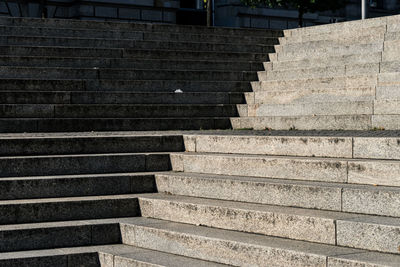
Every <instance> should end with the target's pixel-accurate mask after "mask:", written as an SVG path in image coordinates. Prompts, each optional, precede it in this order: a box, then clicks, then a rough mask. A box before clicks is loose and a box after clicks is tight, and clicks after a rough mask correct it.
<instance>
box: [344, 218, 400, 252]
mask: <svg viewBox="0 0 400 267" xmlns="http://www.w3.org/2000/svg"><path fill="white" fill-rule="evenodd" d="M336 224H337V244H338V245H339V246H346V247H355V248H362V249H368V250H375V251H380V252H389V253H395V254H396V253H397V254H399V253H400V250H399V246H400V235H399V231H400V220H399V218H390V217H387V218H385V217H380V218H379V217H365V218H356V219H349V220H338V221H337V222H336ZM372 233H373V234H372Z"/></svg>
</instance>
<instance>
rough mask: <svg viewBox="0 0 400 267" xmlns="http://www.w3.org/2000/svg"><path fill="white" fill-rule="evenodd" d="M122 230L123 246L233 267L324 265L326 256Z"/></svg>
mask: <svg viewBox="0 0 400 267" xmlns="http://www.w3.org/2000/svg"><path fill="white" fill-rule="evenodd" d="M121 231H122V240H123V242H124V243H125V244H131V245H135V246H139V247H143V248H148V249H153V250H158V251H163V252H168V253H173V254H178V255H183V256H188V257H194V258H199V259H204V260H209V261H215V262H219V263H224V264H230V265H234V266H245V265H254V266H257V265H258V266H263V265H264V266H265V265H271V266H273V265H275V266H296V265H297V266H326V257H325V256H321V255H315V254H314V255H313V254H308V253H306V254H304V253H299V252H296V251H294V250H290V249H284V248H281V249H278V248H271V247H265V246H263V245H251V244H246V243H244V242H240V241H236V242H234V241H227V240H223V239H219V238H218V239H216V238H211V237H210V238H207V237H202V236H197V235H195V234H181V233H178V232H173V231H164V230H158V229H155V228H147V227H140V226H133V225H126V224H122V225H121ZM188 241H190V242H188ZM216 248H218V249H216Z"/></svg>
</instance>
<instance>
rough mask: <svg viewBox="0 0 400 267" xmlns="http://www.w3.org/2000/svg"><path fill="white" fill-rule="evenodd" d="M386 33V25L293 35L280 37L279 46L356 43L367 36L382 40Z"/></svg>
mask: <svg viewBox="0 0 400 267" xmlns="http://www.w3.org/2000/svg"><path fill="white" fill-rule="evenodd" d="M341 29H343V27H341ZM385 32H386V25H381V26H371V27H367V28H364V29H357V30H344V31H342V30H340V31H326V32H321V33H318V34H311V35H310V34H297V35H296V34H295V35H292V36H290V34H289V35H288V36H285V37H280V38H279V41H280V43H281V44H287V43H291V44H295V43H307V42H316V41H329V40H332V41H345V42H346V41H348V40H353V41H354V42H357V41H358V40H359V39H361V40H362V39H363V38H368V37H367V36H371V37H370V38H374V37H375V38H379V37H380V38H382V40H383V39H384V35H385Z"/></svg>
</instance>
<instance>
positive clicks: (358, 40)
mask: <svg viewBox="0 0 400 267" xmlns="http://www.w3.org/2000/svg"><path fill="white" fill-rule="evenodd" d="M385 32H386V30H385V29H383V28H382V29H381V30H380V31H379V32H377V33H372V34H366V35H361V36H354V35H353V36H352V37H347V38H332V37H331V39H328V40H324V39H322V40H312V41H304V40H302V42H300V43H298V42H292V41H291V40H288V41H286V43H283V44H282V43H281V44H280V46H279V49H278V50H277V51H278V52H285V53H292V52H296V51H297V52H300V53H301V52H304V51H307V50H311V49H315V50H320V49H326V48H327V47H338V46H352V45H361V44H371V43H379V42H383V41H384V40H385Z"/></svg>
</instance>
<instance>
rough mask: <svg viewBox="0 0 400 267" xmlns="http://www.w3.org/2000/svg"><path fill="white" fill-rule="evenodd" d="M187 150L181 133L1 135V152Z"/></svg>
mask: <svg viewBox="0 0 400 267" xmlns="http://www.w3.org/2000/svg"><path fill="white" fill-rule="evenodd" d="M171 151H184V145H183V139H182V137H181V136H179V135H170V136H168V135H163V136H157V135H154V136H116V137H112V136H107V137H104V136H89V137H74V138H68V137H57V138H45V137H43V138H28V137H25V138H2V139H0V156H12V155H15V156H24V155H65V154H101V153H142V152H171Z"/></svg>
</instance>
